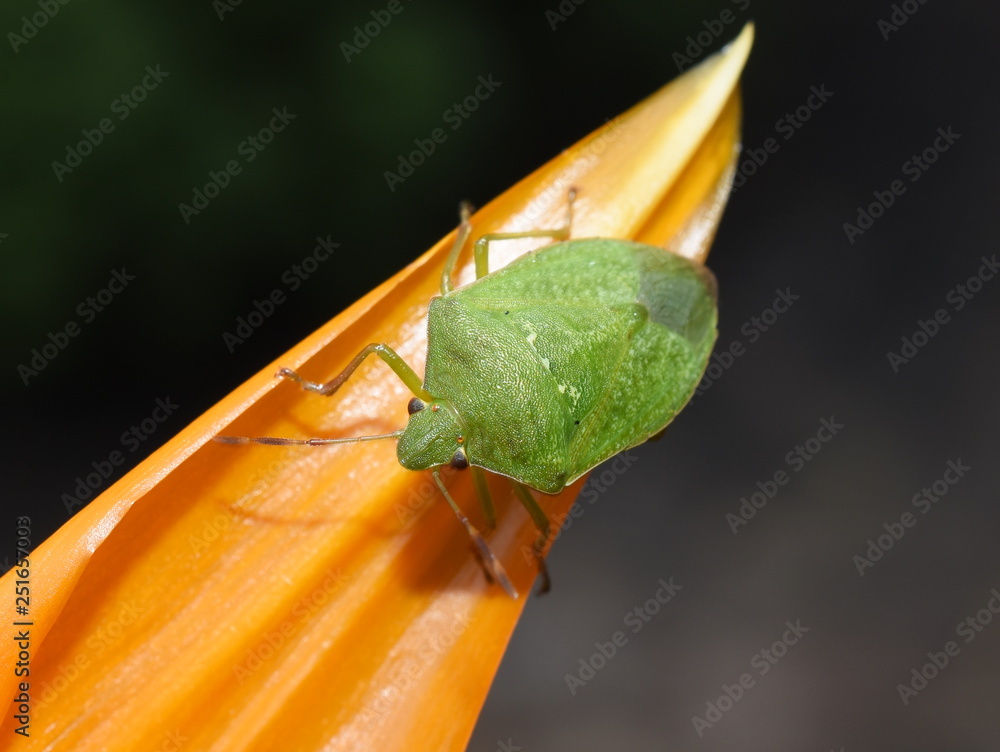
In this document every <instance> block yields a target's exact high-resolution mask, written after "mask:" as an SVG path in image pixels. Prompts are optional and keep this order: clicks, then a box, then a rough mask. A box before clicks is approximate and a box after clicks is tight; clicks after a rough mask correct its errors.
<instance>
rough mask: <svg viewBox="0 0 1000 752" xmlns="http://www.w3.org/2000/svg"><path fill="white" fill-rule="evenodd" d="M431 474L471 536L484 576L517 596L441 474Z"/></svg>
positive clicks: (432, 472)
mask: <svg viewBox="0 0 1000 752" xmlns="http://www.w3.org/2000/svg"><path fill="white" fill-rule="evenodd" d="M431 474H432V475H433V476H434V482H435V483H437V485H438V488H440V489H441V494H442V495H443V496H444V498H445V501H447V502H448V506H450V507H451V509H452V511H453V512H454V513H455V516H456V517H458V521H459V522H461V523H462V525H463V526H464V527H465V530H466V532H467V533H468V534H469V537H470V538H472V543H473V546H474V548H473V550H474V551H475V552H476V556H477V557H478V558H479V563H480V564H481V565H482V567H483V570H484V571H485V572H486V577H487V578H488V579H489V580H490V581H496V582H499V583H500V586H501V587H502V588H503V589H504V590H505V591H506V592H507V595H509V596H510V597H511V598H517V590H515V589H514V585H513V583H511V581H510V578H509V577H507V573H506V572H505V571H504V568H503V566H502V565H501V564H500V560H499V559H498V558H497V556H496V554H495V553H493V549H491V548H490V547H489V545H487V543H486V539H485V538H483V536H482V534H481V533H480V532H479V531H478V530H476V528H475V526H474V525H473V524H472V523H471V522H469V518H468V517H466V516H465V514H464V513H463V512H462V510H461V509H459V507H458V504H456V503H455V500H454V499H453V498H451V494H450V493H448V489H447V488H445V486H444V482H443V481H442V480H441V474H440V473H439V472H438V471H437V470H433V471H431Z"/></svg>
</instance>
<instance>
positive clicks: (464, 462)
mask: <svg viewBox="0 0 1000 752" xmlns="http://www.w3.org/2000/svg"><path fill="white" fill-rule="evenodd" d="M451 466H452V467H453V468H455V469H456V470H465V468H467V467H468V466H469V458H468V457H466V456H465V450H464V449H459V450H458V451H457V452H455V455H454V456H453V457H452V458H451Z"/></svg>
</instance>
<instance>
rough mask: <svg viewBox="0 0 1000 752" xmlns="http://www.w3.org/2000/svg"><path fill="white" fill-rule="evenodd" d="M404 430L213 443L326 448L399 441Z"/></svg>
mask: <svg viewBox="0 0 1000 752" xmlns="http://www.w3.org/2000/svg"><path fill="white" fill-rule="evenodd" d="M402 435H403V429H399V430H398V431H393V432H392V433H382V434H376V435H375V436H354V437H350V438H346V439H279V438H276V437H273V436H216V437H214V438H213V441H217V442H219V443H220V444H267V445H269V446H326V445H327V444H353V443H354V442H357V441H377V440H378V439H398V438H399V437H400V436H402Z"/></svg>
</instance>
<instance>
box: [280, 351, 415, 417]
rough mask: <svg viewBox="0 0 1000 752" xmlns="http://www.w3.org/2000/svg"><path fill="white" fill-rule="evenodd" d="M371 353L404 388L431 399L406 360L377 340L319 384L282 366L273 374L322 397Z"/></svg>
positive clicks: (340, 382) (330, 393)
mask: <svg viewBox="0 0 1000 752" xmlns="http://www.w3.org/2000/svg"><path fill="white" fill-rule="evenodd" d="M372 353H375V354H376V355H378V356H379V357H380V358H381V359H382V360H383V361H385V363H386V364H387V365H388V366H389V368H391V369H392V371H393V373H395V374H396V375H397V376H399V379H400V381H402V382H403V383H404V384H405V385H406V388H407V389H409V390H410V391H411V392H413V393H414V394H415V395H416V396H417V397H419V398H420V399H422V400H424V401H425V402H427V401H430V400H431V395H429V394H428V393H427V392H426V391H424V387H423V384H422V382H421V379H420V377H419V376H417V374H416V372H415V371H414V370H413V369H412V368H410V367H409V366H408V365H407V364H406V361H405V360H403V359H402V358H401V357H399V355H398V354H397V353H396V351H395V350H393V349H392V348H391V347H389V346H388V345H385V344H381V343H377V342H373V343H372V344H370V345H368V346H367V347H365V348H364V349H363V350H362V351H361V352H359V353H358V354H357V355H355V356H354V359H353V360H352V361H351V362H350V363H348V364H347V367H346V368H345V369H344V370H343V371H341V372H340V373H339V374H338V375H337V376H336V377H335V378H333V379H331V380H330V381H328V382H326V383H325V384H320V383H318V382H316V381H306V380H305V379H303V378H302V377H301V376H299V375H298V374H297V373H296V372H295V371H293V370H292V369H291V368H282V369H281V370H280V371H278V373H276V374H275V375H276V376H280V377H281V378H284V379H288V380H289V381H294V382H295V383H296V384H298V385H299V386H301V387H302V388H303V389H305V390H306V391H307V392H316V393H317V394H321V395H323V396H324V397H329V396H330V395H332V394H334V393H335V392H336V391H337V390H338V389H340V387H341V386H343V384H344V382H345V381H347V379H349V378H350V376H351V374H352V373H354V372H355V371H356V370H357V368H358V366H360V365H361V362H362V361H363V360H364V359H365V358H367V357H368V356H369V355H371V354H372Z"/></svg>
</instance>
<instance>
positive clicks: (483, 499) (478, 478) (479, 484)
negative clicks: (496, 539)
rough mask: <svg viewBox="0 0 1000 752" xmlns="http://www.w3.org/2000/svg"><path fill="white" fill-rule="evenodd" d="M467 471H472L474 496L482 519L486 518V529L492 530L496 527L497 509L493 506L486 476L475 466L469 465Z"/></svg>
mask: <svg viewBox="0 0 1000 752" xmlns="http://www.w3.org/2000/svg"><path fill="white" fill-rule="evenodd" d="M469 469H470V470H472V484H473V485H474V486H475V487H476V496H478V497H479V504H480V506H482V508H483V517H485V518H486V529H487V530H493V528H495V527H496V526H497V509H496V507H495V506H493V497H492V496H491V495H490V487H489V486H488V485H487V484H486V474H485V473H484V472H483V470H482V468H480V467H476V466H475V465H469Z"/></svg>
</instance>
